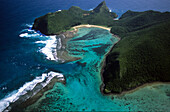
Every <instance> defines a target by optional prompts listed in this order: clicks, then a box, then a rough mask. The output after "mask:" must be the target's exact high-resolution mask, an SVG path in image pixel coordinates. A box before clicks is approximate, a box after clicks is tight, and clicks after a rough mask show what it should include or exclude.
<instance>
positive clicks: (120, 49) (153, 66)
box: [33, 2, 170, 93]
mask: <svg viewBox="0 0 170 112" xmlns="http://www.w3.org/2000/svg"><path fill="white" fill-rule="evenodd" d="M116 17H117V15H116V14H115V13H114V12H110V11H109V9H108V7H107V6H106V3H105V2H102V3H100V4H99V5H98V6H97V7H96V8H95V9H93V10H91V11H84V10H82V9H80V8H79V7H76V6H72V7H71V8H70V9H69V10H62V11H57V12H54V13H48V14H46V15H44V16H41V17H39V18H37V19H36V20H35V21H34V25H33V29H35V30H38V31H40V32H41V33H43V34H45V35H58V34H61V33H63V32H66V31H68V30H70V29H71V28H72V27H73V28H75V29H76V28H79V27H77V25H82V26H83V24H90V25H99V26H106V27H111V30H110V28H109V29H108V30H110V31H111V33H113V34H114V35H117V36H119V37H121V40H120V41H119V42H118V43H117V44H116V45H115V46H113V48H112V49H111V51H110V52H109V53H108V55H107V56H106V60H105V63H104V65H105V66H103V70H102V72H101V74H102V76H103V86H102V91H103V92H104V93H121V92H123V91H127V90H131V89H133V88H136V87H138V86H141V85H143V84H145V83H150V82H155V81H161V82H169V81H170V69H169V68H170V45H169V43H170V30H169V26H170V13H169V12H164V13H161V12H157V11H152V10H150V11H145V12H133V11H127V12H126V13H124V14H123V15H122V16H121V17H120V19H119V20H118V21H114V18H116ZM82 26H81V27H82ZM102 28H103V27H102Z"/></svg>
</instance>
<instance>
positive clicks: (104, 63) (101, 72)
mask: <svg viewBox="0 0 170 112" xmlns="http://www.w3.org/2000/svg"><path fill="white" fill-rule="evenodd" d="M112 36H114V37H115V38H117V39H118V41H117V42H116V43H114V44H113V46H112V47H111V49H110V50H109V51H108V52H107V53H106V54H105V56H104V58H103V60H102V63H101V66H102V67H101V70H100V77H101V80H102V84H101V85H100V91H101V93H102V94H103V95H108V94H105V93H104V92H103V91H104V86H105V84H104V78H103V72H104V68H105V66H106V58H107V56H108V55H109V53H110V52H111V51H112V49H113V48H114V47H115V45H116V44H117V43H118V42H119V41H120V40H121V38H120V37H119V36H118V35H114V34H112Z"/></svg>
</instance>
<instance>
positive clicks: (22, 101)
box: [3, 77, 65, 112]
mask: <svg viewBox="0 0 170 112" xmlns="http://www.w3.org/2000/svg"><path fill="white" fill-rule="evenodd" d="M56 82H61V83H63V84H65V80H60V79H59V78H58V77H54V78H53V79H51V81H50V82H49V84H47V85H46V86H45V87H44V88H41V84H37V85H36V87H34V89H33V90H31V91H29V92H28V93H26V94H25V95H23V96H21V97H20V98H19V99H18V100H17V101H15V102H14V103H11V104H10V105H9V106H8V107H7V108H6V109H5V110H4V111H3V112H6V111H10V112H23V111H24V110H25V108H26V107H28V106H30V105H32V104H34V103H35V102H36V101H37V100H38V99H39V98H41V97H42V96H43V95H44V93H45V92H46V91H48V90H50V89H52V88H53V86H54V85H55V83H56ZM37 90H38V92H37V93H36V91H37ZM29 96H31V97H30V98H27V97H29Z"/></svg>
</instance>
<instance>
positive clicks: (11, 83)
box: [0, 0, 170, 111]
mask: <svg viewBox="0 0 170 112" xmlns="http://www.w3.org/2000/svg"><path fill="white" fill-rule="evenodd" d="M100 2H102V0H0V100H1V99H3V98H4V97H9V96H8V95H11V94H12V92H15V91H17V90H18V89H19V88H20V87H22V86H23V85H24V84H25V83H26V82H29V81H32V80H34V79H35V78H36V77H37V76H41V75H42V73H44V72H46V71H47V70H53V69H55V68H57V69H55V70H56V71H59V72H63V73H64V70H65V68H68V69H73V68H74V67H75V66H77V65H76V64H70V63H68V64H62V65H56V64H55V63H54V62H50V61H48V60H46V59H45V58H44V57H43V56H44V55H43V54H42V53H40V52H38V50H39V49H41V48H43V47H44V46H45V45H43V44H42V45H39V44H35V41H41V40H46V37H43V38H29V39H28V36H27V38H22V37H20V36H19V35H20V34H21V33H23V32H26V31H24V29H27V30H29V29H31V25H32V24H33V22H34V19H35V18H37V17H39V16H42V15H44V14H46V13H48V12H55V11H57V10H63V9H68V8H70V7H71V6H79V7H81V8H82V9H84V10H90V9H93V8H95V7H96V6H97V5H98V4H99V3H100ZM106 4H107V6H108V7H109V8H110V10H112V12H115V13H117V14H118V15H119V17H120V16H121V15H122V14H123V13H124V12H126V11H127V10H132V11H146V10H156V11H161V12H165V11H170V1H169V0H106ZM33 37H34V36H33ZM0 106H1V105H0ZM0 111H1V110H0Z"/></svg>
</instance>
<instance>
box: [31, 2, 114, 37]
mask: <svg viewBox="0 0 170 112" xmlns="http://www.w3.org/2000/svg"><path fill="white" fill-rule="evenodd" d="M116 17H117V15H116V14H115V13H113V12H109V9H108V7H107V6H106V3H105V2H102V3H100V4H99V5H98V6H97V7H96V8H95V9H94V10H92V11H84V10H82V9H80V8H79V7H76V6H72V7H71V8H70V9H69V10H62V11H58V12H54V13H48V14H46V15H44V16H41V17H39V18H37V19H36V20H35V21H34V25H33V29H35V30H39V31H40V32H41V33H43V34H46V35H51V34H60V33H61V32H64V31H66V30H69V29H70V28H71V27H73V26H77V25H80V24H93V25H104V26H109V25H111V23H112V22H113V19H114V18H116Z"/></svg>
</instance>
